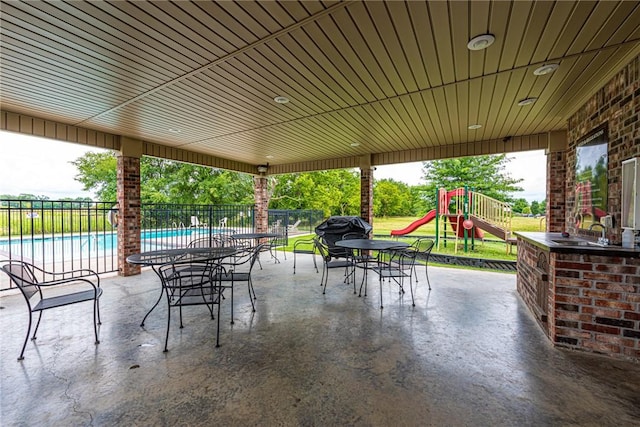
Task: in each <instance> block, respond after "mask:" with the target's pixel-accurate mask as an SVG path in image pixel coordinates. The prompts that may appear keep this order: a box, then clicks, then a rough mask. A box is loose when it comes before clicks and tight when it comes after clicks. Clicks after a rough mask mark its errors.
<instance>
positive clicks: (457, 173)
mask: <svg viewBox="0 0 640 427" xmlns="http://www.w3.org/2000/svg"><path fill="white" fill-rule="evenodd" d="M509 160H510V159H509V158H508V157H507V156H506V154H499V155H489V156H473V157H459V158H455V159H444V160H433V161H428V162H423V168H422V171H423V178H424V179H425V180H426V182H427V184H426V186H425V189H426V190H427V191H426V193H425V196H426V198H427V200H428V201H429V202H430V203H431V204H432V205H434V206H435V198H436V191H437V190H438V188H441V187H444V188H446V189H447V190H452V189H454V188H460V187H465V186H467V187H468V188H469V189H470V190H473V191H476V192H478V193H482V194H484V195H486V196H489V197H492V198H494V199H497V200H500V201H503V202H509V201H510V200H511V196H510V194H511V193H515V192H518V191H522V188H520V187H518V186H517V185H516V184H517V183H519V182H521V181H522V179H515V178H512V177H511V176H509V174H507V173H506V171H505V166H506V164H507V162H509Z"/></svg>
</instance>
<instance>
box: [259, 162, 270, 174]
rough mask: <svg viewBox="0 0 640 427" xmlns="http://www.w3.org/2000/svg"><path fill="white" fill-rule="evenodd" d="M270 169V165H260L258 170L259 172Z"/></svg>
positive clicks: (265, 171)
mask: <svg viewBox="0 0 640 427" xmlns="http://www.w3.org/2000/svg"><path fill="white" fill-rule="evenodd" d="M268 170H269V165H268V164H267V165H258V172H259V173H267V171H268Z"/></svg>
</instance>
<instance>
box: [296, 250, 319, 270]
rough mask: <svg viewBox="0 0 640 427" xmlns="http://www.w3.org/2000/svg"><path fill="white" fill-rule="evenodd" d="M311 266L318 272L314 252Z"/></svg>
mask: <svg viewBox="0 0 640 427" xmlns="http://www.w3.org/2000/svg"><path fill="white" fill-rule="evenodd" d="M294 258H295V254H294ZM313 266H314V267H315V268H316V273H319V271H318V264H317V263H316V254H313Z"/></svg>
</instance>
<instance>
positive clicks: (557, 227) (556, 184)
mask: <svg viewBox="0 0 640 427" xmlns="http://www.w3.org/2000/svg"><path fill="white" fill-rule="evenodd" d="M566 183H567V153H566V151H556V152H552V153H548V154H547V212H546V216H547V227H546V231H547V232H548V233H552V232H561V231H565V230H566V229H567V225H566V223H565V221H566V212H567V209H566V191H567V187H566ZM567 231H569V230H567Z"/></svg>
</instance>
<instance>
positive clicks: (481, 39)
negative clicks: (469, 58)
mask: <svg viewBox="0 0 640 427" xmlns="http://www.w3.org/2000/svg"><path fill="white" fill-rule="evenodd" d="M494 41H496V38H495V37H494V36H493V34H480V35H479V36H475V37H474V38H472V39H471V40H469V43H467V49H469V50H482V49H486V48H488V47H489V46H491V45H492V44H493V42H494Z"/></svg>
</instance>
